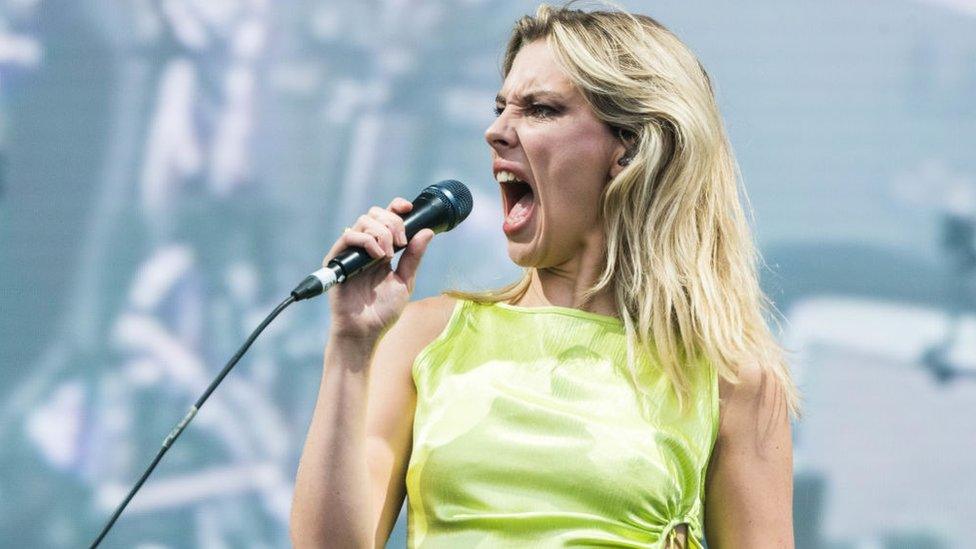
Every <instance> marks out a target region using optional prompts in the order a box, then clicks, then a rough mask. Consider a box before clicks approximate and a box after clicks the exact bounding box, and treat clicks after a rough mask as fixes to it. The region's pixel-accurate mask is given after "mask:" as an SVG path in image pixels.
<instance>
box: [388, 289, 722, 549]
mask: <svg viewBox="0 0 976 549" xmlns="http://www.w3.org/2000/svg"><path fill="white" fill-rule="evenodd" d="M642 367H643V370H642V374H641V376H642V377H641V383H642V385H643V387H644V390H643V391H638V390H637V389H635V387H634V385H633V383H632V381H631V377H630V375H629V374H628V372H627V369H626V368H627V348H626V336H625V334H624V328H623V323H622V322H621V321H620V320H618V319H615V318H613V317H608V316H603V315H597V314H593V313H589V312H585V311H579V310H576V309H570V308H565V307H532V308H527V307H517V306H513V305H507V304H503V303H498V304H492V305H483V304H477V303H475V302H471V301H466V300H458V301H457V303H456V304H455V307H454V312H453V314H452V316H451V319H450V320H449V321H448V324H447V326H446V327H445V328H444V331H443V332H442V333H441V334H440V335H439V336H438V338H437V339H435V340H434V341H433V342H432V343H431V344H430V345H428V346H427V347H425V348H424V349H423V350H422V351H421V352H420V354H419V355H418V356H417V359H416V360H415V361H414V364H413V379H414V383H415V384H416V388H417V407H416V412H415V416H414V430H413V447H412V451H411V456H410V462H409V464H408V467H407V478H406V483H407V496H408V498H409V507H408V515H407V545H408V547H411V548H419V547H423V548H439V547H526V546H531V547H593V546H602V547H655V548H657V547H665V546H666V544H667V539H668V537H670V536H671V535H672V532H673V531H674V528H676V527H677V526H678V525H679V524H682V523H686V524H687V525H688V526H687V528H688V544H687V545H688V547H693V548H700V547H701V546H702V544H701V540H702V538H703V537H704V534H703V509H704V501H703V498H704V482H705V473H706V471H707V466H708V457H709V455H710V454H711V451H712V447H713V445H714V442H715V436H716V435H717V432H718V379H717V376H716V372H715V370H714V368H712V367H710V365H709V364H708V363H707V362H704V361H702V362H700V363H695V364H689V365H688V369H689V377H690V381H691V383H692V384H693V386H694V388H695V390H694V391H693V393H692V401H691V405H690V406H689V407H688V410H687V412H686V413H684V414H680V413H679V409H678V405H677V399H676V397H675V395H674V394H673V392H672V390H671V388H670V385H669V383H668V381H667V378H666V377H665V376H664V374H663V372H661V371H660V369H659V368H658V367H656V365H654V364H651V363H650V362H648V361H646V360H645V361H643V362H642Z"/></svg>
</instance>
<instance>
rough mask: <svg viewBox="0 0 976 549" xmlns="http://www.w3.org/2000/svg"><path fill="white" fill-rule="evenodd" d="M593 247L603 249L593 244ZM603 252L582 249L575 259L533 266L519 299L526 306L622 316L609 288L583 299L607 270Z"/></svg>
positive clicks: (520, 303) (519, 303)
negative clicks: (526, 287)
mask: <svg viewBox="0 0 976 549" xmlns="http://www.w3.org/2000/svg"><path fill="white" fill-rule="evenodd" d="M589 249H590V250H599V249H600V247H598V246H593V247H590V248H589ZM603 266H604V264H603V257H602V252H600V253H596V252H591V253H581V254H579V255H577V256H576V257H574V258H573V259H571V260H569V261H567V262H565V263H562V264H560V265H555V266H552V267H545V268H537V269H532V278H531V281H530V283H529V288H528V290H526V292H525V294H523V295H522V297H521V298H520V299H519V300H518V303H516V304H517V305H520V306H524V307H545V306H550V305H555V306H558V307H568V308H572V309H579V310H583V311H589V312H591V313H597V314H601V315H606V316H613V317H619V316H620V315H619V312H618V311H617V307H616V300H615V298H614V297H613V294H612V293H611V292H610V291H609V288H605V289H603V290H600V292H598V293H597V294H595V295H594V296H593V297H591V298H590V299H589V301H584V300H583V292H584V291H586V289H587V288H589V287H591V286H592V285H593V284H594V283H595V282H596V281H597V279H598V278H599V276H600V274H601V273H602V272H603Z"/></svg>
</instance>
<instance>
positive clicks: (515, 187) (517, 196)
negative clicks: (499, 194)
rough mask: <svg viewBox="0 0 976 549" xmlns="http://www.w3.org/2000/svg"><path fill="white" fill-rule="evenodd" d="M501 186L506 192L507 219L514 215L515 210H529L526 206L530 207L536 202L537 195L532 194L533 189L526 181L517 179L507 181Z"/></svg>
mask: <svg viewBox="0 0 976 549" xmlns="http://www.w3.org/2000/svg"><path fill="white" fill-rule="evenodd" d="M501 185H502V190H503V191H504V192H505V216H506V217H508V216H510V215H512V213H513V210H516V209H521V210H527V209H528V208H527V207H526V206H528V203H530V202H533V201H534V200H535V193H533V192H532V187H531V186H530V185H529V184H528V183H526V182H525V181H519V180H517V179H516V180H512V181H505V182H503V183H502V184H501ZM516 213H517V212H516Z"/></svg>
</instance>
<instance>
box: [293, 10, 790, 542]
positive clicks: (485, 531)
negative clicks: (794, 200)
mask: <svg viewBox="0 0 976 549" xmlns="http://www.w3.org/2000/svg"><path fill="white" fill-rule="evenodd" d="M503 73H504V83H503V85H502V88H501V90H500V92H499V94H498V97H497V99H496V112H497V114H498V118H497V120H496V121H495V122H494V123H493V124H492V125H491V126H490V127H489V128H488V130H487V132H486V133H485V137H486V140H487V141H488V144H489V146H490V149H491V156H492V159H493V164H492V167H493V172H494V174H495V177H496V179H497V180H498V181H499V183H500V186H501V191H502V198H503V202H504V206H505V212H506V217H505V219H504V221H503V227H502V228H503V230H504V232H505V235H506V237H507V239H508V252H509V256H510V257H511V258H512V260H513V261H514V262H515V263H517V264H518V265H520V266H522V267H524V268H525V276H524V277H523V278H522V280H520V281H518V282H516V283H514V284H512V285H510V286H508V287H506V288H503V289H501V290H499V291H496V292H487V293H482V294H469V293H464V292H456V291H455V292H448V293H447V294H446V295H442V296H438V297H434V298H429V299H424V300H420V301H417V302H412V303H407V301H408V299H409V296H410V293H411V291H412V288H413V282H414V276H415V273H416V269H417V266H418V264H419V261H420V258H421V256H422V255H423V253H424V250H425V249H426V246H427V244H428V243H429V242H430V240H431V238H432V237H433V233H432V232H431V231H429V230H424V231H421V232H420V233H419V234H417V235H416V236H415V237H414V238H413V240H411V241H410V242H409V244H408V245H407V248H406V250H405V252H404V254H403V256H402V257H401V258H400V262H399V264H398V265H397V268H396V270H395V271H392V270H391V268H390V266H389V262H383V263H382V264H381V265H380V266H379V267H376V268H373V269H371V270H370V272H368V273H364V274H363V275H361V276H359V277H358V278H356V279H352V280H350V281H349V282H347V283H346V284H345V285H342V286H339V287H337V288H336V289H335V290H334V291H333V293H331V294H330V304H331V309H332V325H331V331H330V334H329V341H328V345H327V347H326V352H325V365H324V371H323V377H322V385H321V387H320V393H319V400H318V402H317V404H316V408H315V412H314V415H313V419H312V424H311V427H310V430H309V435H308V439H307V441H306V445H305V448H304V452H303V454H302V458H301V462H300V464H299V468H298V476H297V484H296V487H295V497H294V505H293V510H292V529H291V535H292V539H293V542H294V543H295V545H296V546H323V545H327V546H333V547H354V546H355V547H365V546H382V545H383V544H385V542H386V539H387V537H388V536H389V533H390V530H391V529H392V527H393V523H394V521H395V519H396V517H397V514H398V512H399V510H400V506H401V504H402V502H403V498H404V496H405V495H409V501H410V508H409V512H408V543H409V545H410V546H411V547H414V546H421V545H423V546H429V547H474V546H479V547H506V546H508V547H510V546H526V547H562V546H594V545H602V546H629V547H636V546H640V547H647V546H653V547H701V539H702V538H703V537H707V539H708V542H709V545H710V547H712V548H713V549H714V548H716V547H717V548H721V549H725V548H739V547H743V548H746V547H748V548H754V549H755V548H764V547H769V548H774V547H775V548H783V547H792V545H793V536H792V512H791V507H792V457H791V455H792V446H791V437H790V423H789V413H790V412H793V413H794V414H795V413H796V412H797V408H798V405H797V395H796V389H795V387H794V386H793V384H792V382H791V380H790V377H789V374H788V370H787V368H786V365H785V361H784V358H783V352H782V349H781V348H780V347H779V346H778V345H777V343H776V341H775V339H774V337H773V336H772V334H771V333H770V332H769V330H768V329H767V327H766V324H765V322H764V319H763V313H764V312H765V311H767V310H768V309H767V308H768V305H769V303H768V301H767V300H766V298H765V296H763V294H762V292H761V290H760V289H759V285H758V283H757V274H756V269H755V259H756V252H755V250H754V247H753V244H752V240H751V237H750V235H749V231H748V225H747V223H746V220H745V217H744V215H743V212H742V209H741V207H740V205H739V202H738V192H737V182H736V181H737V180H736V170H735V163H734V159H733V156H732V153H731V151H730V149H729V146H728V144H727V140H726V137H725V135H724V130H723V127H722V122H721V119H720V117H719V114H718V110H717V108H716V105H715V100H714V95H713V92H712V89H711V86H710V83H709V80H708V77H707V75H706V74H705V72H704V70H703V69H702V67H701V65H700V64H699V62H698V61H697V59H696V58H695V56H694V55H693V54H692V53H691V52H690V51H689V50H688V49H687V48H686V47H685V46H684V45H683V44H682V43H681V42H680V41H678V39H677V38H675V37H674V36H673V35H672V34H671V33H670V32H668V31H667V30H666V29H665V28H664V27H662V26H661V25H659V24H658V23H656V22H655V21H654V20H653V19H651V18H649V17H646V16H640V15H631V14H627V13H623V12H590V13H585V12H581V11H577V10H568V9H554V8H550V7H547V6H542V7H540V8H539V9H538V11H537V13H536V16H535V17H525V18H523V19H522V20H520V21H519V22H518V23H517V24H516V26H515V29H514V32H513V34H512V38H511V40H510V42H509V45H508V51H507V53H506V56H505V61H504V70H503ZM410 207H411V206H410V203H409V202H408V201H406V200H404V199H402V198H397V199H395V200H394V201H393V202H392V203H391V204H390V205H389V206H388V207H387V208H386V209H383V208H379V207H374V208H372V209H370V211H369V213H368V214H367V215H363V216H361V217H360V218H359V219H358V220H357V222H356V224H355V225H354V226H353V227H352V228H351V230H348V231H347V232H346V233H345V234H343V236H342V237H341V238H340V239H339V240H338V241H337V242H336V243H335V245H334V246H333V247H332V249H331V250H330V252H329V254H328V255H327V256H326V260H328V259H329V258H331V257H332V256H334V255H335V254H336V253H337V252H338V251H340V250H341V249H343V248H345V247H347V246H362V247H364V248H366V249H367V250H368V251H369V252H370V253H371V254H372V255H373V256H374V257H384V256H385V257H386V258H387V259H389V258H392V256H393V246H394V244H397V245H403V244H404V243H405V236H404V229H403V224H402V222H401V219H400V217H399V216H398V215H397V214H405V213H406V212H408V211H409V210H410Z"/></svg>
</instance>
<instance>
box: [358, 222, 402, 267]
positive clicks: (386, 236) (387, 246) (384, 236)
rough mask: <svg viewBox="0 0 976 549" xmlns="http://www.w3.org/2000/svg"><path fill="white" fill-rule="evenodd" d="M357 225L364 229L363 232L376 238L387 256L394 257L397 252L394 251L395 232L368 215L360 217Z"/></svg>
mask: <svg viewBox="0 0 976 549" xmlns="http://www.w3.org/2000/svg"><path fill="white" fill-rule="evenodd" d="M356 224H357V225H359V226H361V227H362V232H364V233H367V234H371V235H373V236H375V237H376V240H378V241H379V243H380V246H382V247H383V250H384V251H385V252H386V255H387V256H388V257H393V254H394V252H395V250H394V249H393V232H392V231H390V228H389V227H387V226H386V225H384V224H383V223H382V222H380V221H379V220H378V219H374V218H372V217H370V216H368V215H364V216H362V217H360V220H359V221H357V223H356Z"/></svg>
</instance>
